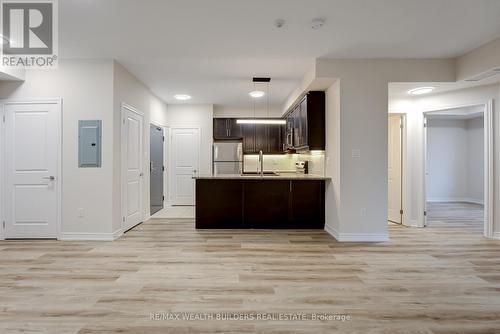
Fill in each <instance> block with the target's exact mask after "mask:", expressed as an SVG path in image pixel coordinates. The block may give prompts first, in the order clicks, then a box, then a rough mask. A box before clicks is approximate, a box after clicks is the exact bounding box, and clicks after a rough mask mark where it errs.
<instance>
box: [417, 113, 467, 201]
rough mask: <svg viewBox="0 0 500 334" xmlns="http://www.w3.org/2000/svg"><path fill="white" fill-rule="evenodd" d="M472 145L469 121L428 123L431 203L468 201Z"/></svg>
mask: <svg viewBox="0 0 500 334" xmlns="http://www.w3.org/2000/svg"><path fill="white" fill-rule="evenodd" d="M468 148H469V145H468V131H467V123H466V121H465V120H457V119H432V118H430V119H428V120H427V188H426V190H427V200H428V201H431V202H447V201H451V202H453V201H464V200H466V199H467V198H468V196H469V193H468V188H469V187H468V177H469V168H468V165H469V162H468V160H469V159H468V155H469V150H468Z"/></svg>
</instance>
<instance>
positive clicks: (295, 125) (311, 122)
mask: <svg viewBox="0 0 500 334" xmlns="http://www.w3.org/2000/svg"><path fill="white" fill-rule="evenodd" d="M286 118H287V131H286V139H287V141H286V143H287V145H286V146H287V147H288V148H294V149H307V148H308V149H309V150H324V149H325V141H326V139H325V92H316V91H313V92H309V93H308V94H307V95H306V96H304V98H302V100H300V102H299V103H297V104H296V105H294V106H293V107H292V108H291V109H290V111H289V112H288V114H287V116H286ZM290 138H291V139H290Z"/></svg>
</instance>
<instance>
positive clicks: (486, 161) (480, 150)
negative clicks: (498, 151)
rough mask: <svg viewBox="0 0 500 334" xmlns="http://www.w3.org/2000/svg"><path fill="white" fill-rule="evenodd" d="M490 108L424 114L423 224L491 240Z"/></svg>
mask: <svg viewBox="0 0 500 334" xmlns="http://www.w3.org/2000/svg"><path fill="white" fill-rule="evenodd" d="M490 127H491V109H490V108H489V104H478V105H466V106H459V107H454V108H448V109H440V110H432V111H428V112H426V113H424V178H423V180H424V205H425V215H424V224H425V225H424V226H427V227H450V228H457V229H460V230H462V231H470V232H471V233H477V234H483V235H485V236H486V237H491V235H490V233H492V231H491V224H490V222H491V218H490V217H492V216H491V215H492V213H491V208H492V205H491V203H490V200H491V199H492V197H491V196H492V195H491V191H492V189H491V188H492V187H491V184H492V183H491V181H490V180H492V179H491V174H490V171H491V162H492V161H491V160H492V156H493V154H492V151H491V148H492V143H491V129H489V128H490Z"/></svg>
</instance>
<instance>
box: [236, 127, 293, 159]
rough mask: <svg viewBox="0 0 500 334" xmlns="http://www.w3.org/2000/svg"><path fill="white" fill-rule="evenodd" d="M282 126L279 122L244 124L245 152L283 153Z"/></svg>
mask: <svg viewBox="0 0 500 334" xmlns="http://www.w3.org/2000/svg"><path fill="white" fill-rule="evenodd" d="M282 127H283V126H282V125H279V124H243V125H242V132H243V153H245V154H257V153H259V151H262V153H264V154H280V153H282V151H283V150H282V136H281V134H282Z"/></svg>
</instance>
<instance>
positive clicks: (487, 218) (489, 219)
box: [420, 99, 495, 239]
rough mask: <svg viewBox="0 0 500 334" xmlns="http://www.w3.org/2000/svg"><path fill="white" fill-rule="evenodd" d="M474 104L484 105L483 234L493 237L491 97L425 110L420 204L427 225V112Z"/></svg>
mask: <svg viewBox="0 0 500 334" xmlns="http://www.w3.org/2000/svg"><path fill="white" fill-rule="evenodd" d="M474 106H483V107H484V110H483V115H484V118H483V119H484V152H483V155H484V189H483V191H484V231H483V235H484V237H486V238H490V239H493V238H494V237H495V236H494V230H493V223H494V215H493V208H494V203H493V202H494V184H493V180H494V179H493V172H494V169H493V161H494V158H495V157H494V152H493V149H494V148H493V143H494V137H493V136H494V132H493V122H494V119H493V100H492V99H489V100H487V101H482V102H477V103H466V104H461V105H453V106H446V107H440V108H435V109H427V110H425V111H424V112H423V116H424V124H423V127H424V132H423V141H422V144H423V150H422V152H423V159H422V162H423V164H422V170H421V171H420V175H421V177H422V182H423V184H422V189H423V192H422V197H421V198H420V205H422V207H423V208H424V212H425V214H424V215H423V221H422V226H424V227H425V226H427V215H426V213H427V176H426V173H427V114H429V113H432V112H437V111H445V110H449V109H457V108H466V107H474Z"/></svg>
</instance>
